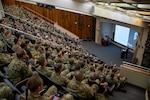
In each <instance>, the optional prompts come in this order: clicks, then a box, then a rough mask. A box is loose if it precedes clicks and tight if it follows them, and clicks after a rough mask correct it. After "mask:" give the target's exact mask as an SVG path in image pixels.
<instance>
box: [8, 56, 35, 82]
mask: <svg viewBox="0 0 150 100" xmlns="http://www.w3.org/2000/svg"><path fill="white" fill-rule="evenodd" d="M31 75H32V70H29V69H28V66H27V64H26V63H25V62H24V61H22V60H20V59H18V58H15V59H13V60H12V62H11V63H10V64H9V65H8V71H7V76H8V78H9V79H10V81H12V82H13V84H16V83H17V82H19V81H21V80H23V79H25V78H27V77H29V76H31Z"/></svg>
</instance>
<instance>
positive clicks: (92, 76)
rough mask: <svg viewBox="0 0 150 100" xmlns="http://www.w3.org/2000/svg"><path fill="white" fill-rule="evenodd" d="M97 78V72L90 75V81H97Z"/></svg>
mask: <svg viewBox="0 0 150 100" xmlns="http://www.w3.org/2000/svg"><path fill="white" fill-rule="evenodd" d="M96 78H97V77H96V74H95V72H91V73H90V79H91V80H96Z"/></svg>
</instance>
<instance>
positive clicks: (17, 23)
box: [0, 6, 126, 100]
mask: <svg viewBox="0 0 150 100" xmlns="http://www.w3.org/2000/svg"><path fill="white" fill-rule="evenodd" d="M12 9H13V10H14V9H15V10H14V11H13V10H12ZM5 11H7V12H8V13H11V14H12V15H14V16H12V15H11V14H7V16H6V18H4V21H2V24H4V25H6V26H7V28H10V29H12V30H13V32H14V34H13V35H16V33H17V34H24V35H25V38H26V39H27V40H30V38H28V35H29V36H30V35H31V36H33V40H35V42H37V41H41V40H42V42H43V41H45V42H47V43H48V44H50V46H51V47H50V49H52V50H53V51H57V50H58V49H60V48H61V50H64V51H65V53H66V55H67V54H69V53H72V55H71V56H73V57H74V59H76V60H80V59H79V58H80V57H81V58H82V59H83V60H85V62H86V63H87V65H88V64H89V65H88V66H94V67H95V70H98V67H100V66H102V67H105V63H101V62H102V61H101V60H100V59H98V58H97V57H96V56H95V55H93V54H90V53H89V52H88V51H87V50H85V49H84V48H82V46H81V45H80V44H78V43H76V41H75V40H74V39H72V38H71V37H69V36H66V34H63V33H62V32H60V30H59V29H55V28H54V30H55V31H53V32H51V30H49V29H47V27H51V24H49V23H47V22H45V21H44V20H42V19H39V18H38V17H36V16H35V15H33V14H31V13H29V12H27V11H26V10H24V9H23V8H19V7H16V6H12V7H10V8H9V7H6V8H5ZM16 16H18V17H16ZM20 18H21V19H20ZM39 22H41V23H39ZM47 24H49V25H50V26H47ZM8 26H9V27H8ZM40 26H42V27H41V28H40ZM3 27H4V26H3ZM35 33H37V34H35ZM35 35H36V36H35ZM31 40H32V39H31ZM77 42H78V41H77ZM42 46H45V44H42ZM58 51H59V50H58ZM59 53H60V52H57V53H56V55H55V57H53V58H54V59H53V61H54V60H55V58H56V57H57V56H58V55H59ZM51 67H52V66H51ZM111 67H112V66H111ZM96 68H97V69H96ZM121 68H122V67H121ZM0 70H1V73H0V75H1V74H2V75H1V76H2V77H3V80H4V81H6V79H7V78H5V76H4V75H5V73H6V70H7V65H6V66H3V67H1V69H0ZM33 70H34V71H36V72H38V73H39V75H40V76H41V77H42V79H43V81H44V86H45V87H50V86H52V85H55V86H57V88H58V90H59V91H61V92H62V93H64V94H66V93H69V92H70V91H69V90H68V89H67V88H66V87H63V86H61V85H59V84H57V83H56V82H54V81H53V80H52V79H51V78H50V77H48V76H46V75H44V74H43V73H42V72H40V71H39V70H38V69H37V68H36V67H33ZM88 70H89V69H88ZM106 70H107V71H106V73H107V74H108V72H109V70H110V69H107V68H106ZM121 71H122V69H121ZM123 75H124V76H126V75H125V74H123ZM7 81H9V80H8V79H7ZM7 81H6V82H7ZM26 81H27V79H25V80H22V81H21V82H19V83H18V84H17V85H16V87H15V86H11V87H14V88H15V89H17V90H15V89H14V90H15V91H18V90H19V91H18V94H20V93H23V92H24V91H25V88H26ZM7 83H8V82H7ZM8 84H9V83H8ZM111 88H112V91H113V89H114V88H115V86H114V85H112V87H111ZM105 93H106V95H107V92H105ZM72 95H73V96H74V98H75V99H76V100H79V98H78V97H77V95H76V94H72Z"/></svg>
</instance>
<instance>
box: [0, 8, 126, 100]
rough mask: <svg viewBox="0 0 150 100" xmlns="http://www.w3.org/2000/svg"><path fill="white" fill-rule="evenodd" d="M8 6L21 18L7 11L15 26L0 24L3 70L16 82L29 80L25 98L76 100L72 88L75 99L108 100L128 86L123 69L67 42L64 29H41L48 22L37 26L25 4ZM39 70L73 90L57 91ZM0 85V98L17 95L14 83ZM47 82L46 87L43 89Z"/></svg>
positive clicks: (7, 21) (8, 20) (5, 20)
mask: <svg viewBox="0 0 150 100" xmlns="http://www.w3.org/2000/svg"><path fill="white" fill-rule="evenodd" d="M15 9H16V10H15ZM9 10H10V11H9ZM5 11H7V13H11V14H13V15H14V16H18V17H21V19H18V17H16V18H15V17H12V16H10V15H7V16H6V18H3V20H2V21H1V24H3V25H6V26H7V27H11V28H14V29H16V30H12V29H9V28H7V27H1V29H0V30H1V33H0V64H1V68H2V67H3V66H4V65H7V67H6V71H5V72H3V74H4V75H5V78H7V79H8V80H9V81H10V82H11V83H12V84H13V85H14V86H15V87H17V86H18V84H19V83H20V82H22V81H23V80H26V79H27V81H26V83H25V89H24V91H23V92H24V93H21V94H20V98H21V100H40V99H41V100H54V98H57V100H75V99H76V98H75V97H74V96H73V95H72V94H73V93H74V94H76V95H77V96H78V99H77V100H107V95H108V94H112V93H113V91H114V90H121V91H124V90H123V89H122V88H123V87H124V85H125V84H126V80H127V78H126V77H123V76H122V75H121V74H120V72H119V68H118V67H117V66H116V65H113V66H109V65H108V64H105V63H104V62H103V61H101V60H100V59H98V58H97V57H96V56H94V55H92V54H90V53H89V52H88V51H86V50H84V49H83V48H82V46H81V45H80V44H77V43H76V42H75V41H72V40H71V39H70V38H68V40H69V42H68V40H67V41H66V38H67V37H65V38H64V37H63V36H64V34H62V36H60V35H57V34H55V33H54V34H52V33H51V30H48V28H43V27H47V26H45V25H43V27H42V28H39V27H37V26H36V25H34V24H36V22H37V23H39V21H34V20H35V19H36V18H35V17H36V16H35V15H33V14H31V13H29V12H28V11H26V10H24V9H23V8H18V7H16V6H10V7H6V9H5ZM18 12H19V13H18ZM22 19H24V20H27V21H24V20H22ZM31 19H32V20H31ZM40 20H41V21H40V22H44V20H42V19H40ZM28 21H30V22H31V23H32V25H30V23H28ZM18 30H20V31H18ZM28 34H30V35H28ZM60 34H61V32H60ZM45 37H46V38H45ZM1 72H2V70H1ZM39 72H40V73H42V74H44V76H46V77H47V78H48V79H51V80H52V81H54V82H55V83H57V84H59V85H60V86H63V87H66V88H67V90H69V92H68V93H66V94H64V95H61V96H59V92H58V90H59V89H58V87H57V86H56V85H49V84H50V83H49V84H47V83H46V81H45V79H44V78H43V79H42V77H41V76H40V74H39ZM0 84H1V85H0V91H3V92H0V98H4V99H8V100H14V93H13V90H12V88H10V86H9V85H8V84H6V82H1V83H0ZM45 84H47V86H48V88H47V89H46V91H45V92H44V93H42V94H41V91H43V89H44V88H43V86H44V85H45ZM124 92H125V91H124Z"/></svg>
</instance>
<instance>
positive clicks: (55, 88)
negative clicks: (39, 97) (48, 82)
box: [44, 85, 57, 97]
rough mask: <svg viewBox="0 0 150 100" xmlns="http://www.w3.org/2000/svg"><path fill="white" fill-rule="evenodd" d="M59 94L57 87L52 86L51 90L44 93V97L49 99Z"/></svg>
mask: <svg viewBox="0 0 150 100" xmlns="http://www.w3.org/2000/svg"><path fill="white" fill-rule="evenodd" d="M56 93H57V87H56V86H54V85H52V86H51V87H49V89H48V90H47V91H46V92H45V93H44V96H46V97H49V96H51V95H55V94H56Z"/></svg>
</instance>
